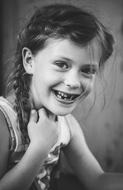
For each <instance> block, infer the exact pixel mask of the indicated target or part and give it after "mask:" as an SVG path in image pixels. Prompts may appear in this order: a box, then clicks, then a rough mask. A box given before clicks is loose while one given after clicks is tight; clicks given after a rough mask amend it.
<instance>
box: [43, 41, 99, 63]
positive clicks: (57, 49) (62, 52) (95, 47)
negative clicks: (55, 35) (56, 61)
mask: <svg viewBox="0 0 123 190" xmlns="http://www.w3.org/2000/svg"><path fill="white" fill-rule="evenodd" d="M100 49H101V48H100V46H99V43H98V41H97V40H96V39H94V40H92V41H91V42H90V43H88V44H87V45H80V44H77V43H75V42H73V41H72V40H70V39H48V40H47V42H46V46H45V49H44V50H46V51H47V50H49V54H50V53H52V54H53V55H54V56H69V57H71V58H73V59H74V57H75V58H76V57H78V56H79V57H80V58H82V57H83V55H84V57H86V58H87V59H91V61H92V60H93V61H94V60H96V62H97V61H99V59H100V56H101V51H100ZM85 55H86V56H85Z"/></svg>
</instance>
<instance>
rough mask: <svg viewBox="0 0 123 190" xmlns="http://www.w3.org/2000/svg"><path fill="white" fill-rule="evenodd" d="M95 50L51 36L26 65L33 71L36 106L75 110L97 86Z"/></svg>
mask: <svg viewBox="0 0 123 190" xmlns="http://www.w3.org/2000/svg"><path fill="white" fill-rule="evenodd" d="M93 53H94V52H93ZM93 53H92V51H91V49H90V48H89V47H80V46H78V45H76V44H75V43H73V42H72V41H70V40H68V39H60V40H58V39H57V40H55V39H50V40H49V41H48V44H47V46H46V47H45V48H44V49H43V50H40V51H39V52H38V53H37V54H36V55H35V56H34V55H32V57H31V59H30V62H29V63H28V64H27V66H25V69H26V71H27V72H28V73H30V70H31V72H32V73H31V74H32V83H31V98H32V101H33V105H34V107H35V108H36V109H40V108H41V107H45V108H46V109H48V110H49V111H50V112H52V113H54V114H56V115H66V114H69V113H71V112H72V111H73V109H74V108H75V107H76V106H77V105H78V104H79V103H80V101H81V100H83V99H84V98H85V97H86V96H87V95H88V94H89V93H90V92H91V90H92V88H93V85H94V79H95V74H96V72H97V67H98V61H99V60H98V57H97V56H96V54H95V55H94V54H93ZM92 54H93V55H92ZM29 69H30V70H29Z"/></svg>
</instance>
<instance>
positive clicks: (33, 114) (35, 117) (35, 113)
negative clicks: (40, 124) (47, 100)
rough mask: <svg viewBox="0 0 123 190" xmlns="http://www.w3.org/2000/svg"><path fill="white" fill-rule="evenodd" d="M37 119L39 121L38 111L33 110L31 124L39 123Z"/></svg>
mask: <svg viewBox="0 0 123 190" xmlns="http://www.w3.org/2000/svg"><path fill="white" fill-rule="evenodd" d="M37 119H38V114H37V112H36V110H34V109H33V110H31V113H30V122H37Z"/></svg>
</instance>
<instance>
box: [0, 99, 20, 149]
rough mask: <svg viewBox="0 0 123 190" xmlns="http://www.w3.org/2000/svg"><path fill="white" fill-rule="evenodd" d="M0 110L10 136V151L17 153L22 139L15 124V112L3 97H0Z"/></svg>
mask: <svg viewBox="0 0 123 190" xmlns="http://www.w3.org/2000/svg"><path fill="white" fill-rule="evenodd" d="M0 110H1V111H2V112H3V114H4V116H5V118H6V121H7V124H8V128H9V131H10V135H11V144H10V150H11V151H16V152H19V151H20V150H22V147H23V145H22V138H21V131H20V128H19V124H18V122H17V115H16V112H15V111H14V110H13V108H12V106H11V105H10V103H9V102H8V101H7V100H6V99H5V98H3V97H0Z"/></svg>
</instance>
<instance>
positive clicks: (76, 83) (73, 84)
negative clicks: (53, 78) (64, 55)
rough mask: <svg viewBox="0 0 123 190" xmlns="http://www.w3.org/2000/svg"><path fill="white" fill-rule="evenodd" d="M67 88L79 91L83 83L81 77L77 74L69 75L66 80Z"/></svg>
mask: <svg viewBox="0 0 123 190" xmlns="http://www.w3.org/2000/svg"><path fill="white" fill-rule="evenodd" d="M64 84H65V86H67V87H69V88H72V89H77V88H80V87H81V82H80V79H79V76H77V74H72V73H71V74H68V73H67V76H66V78H65V80H64Z"/></svg>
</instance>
